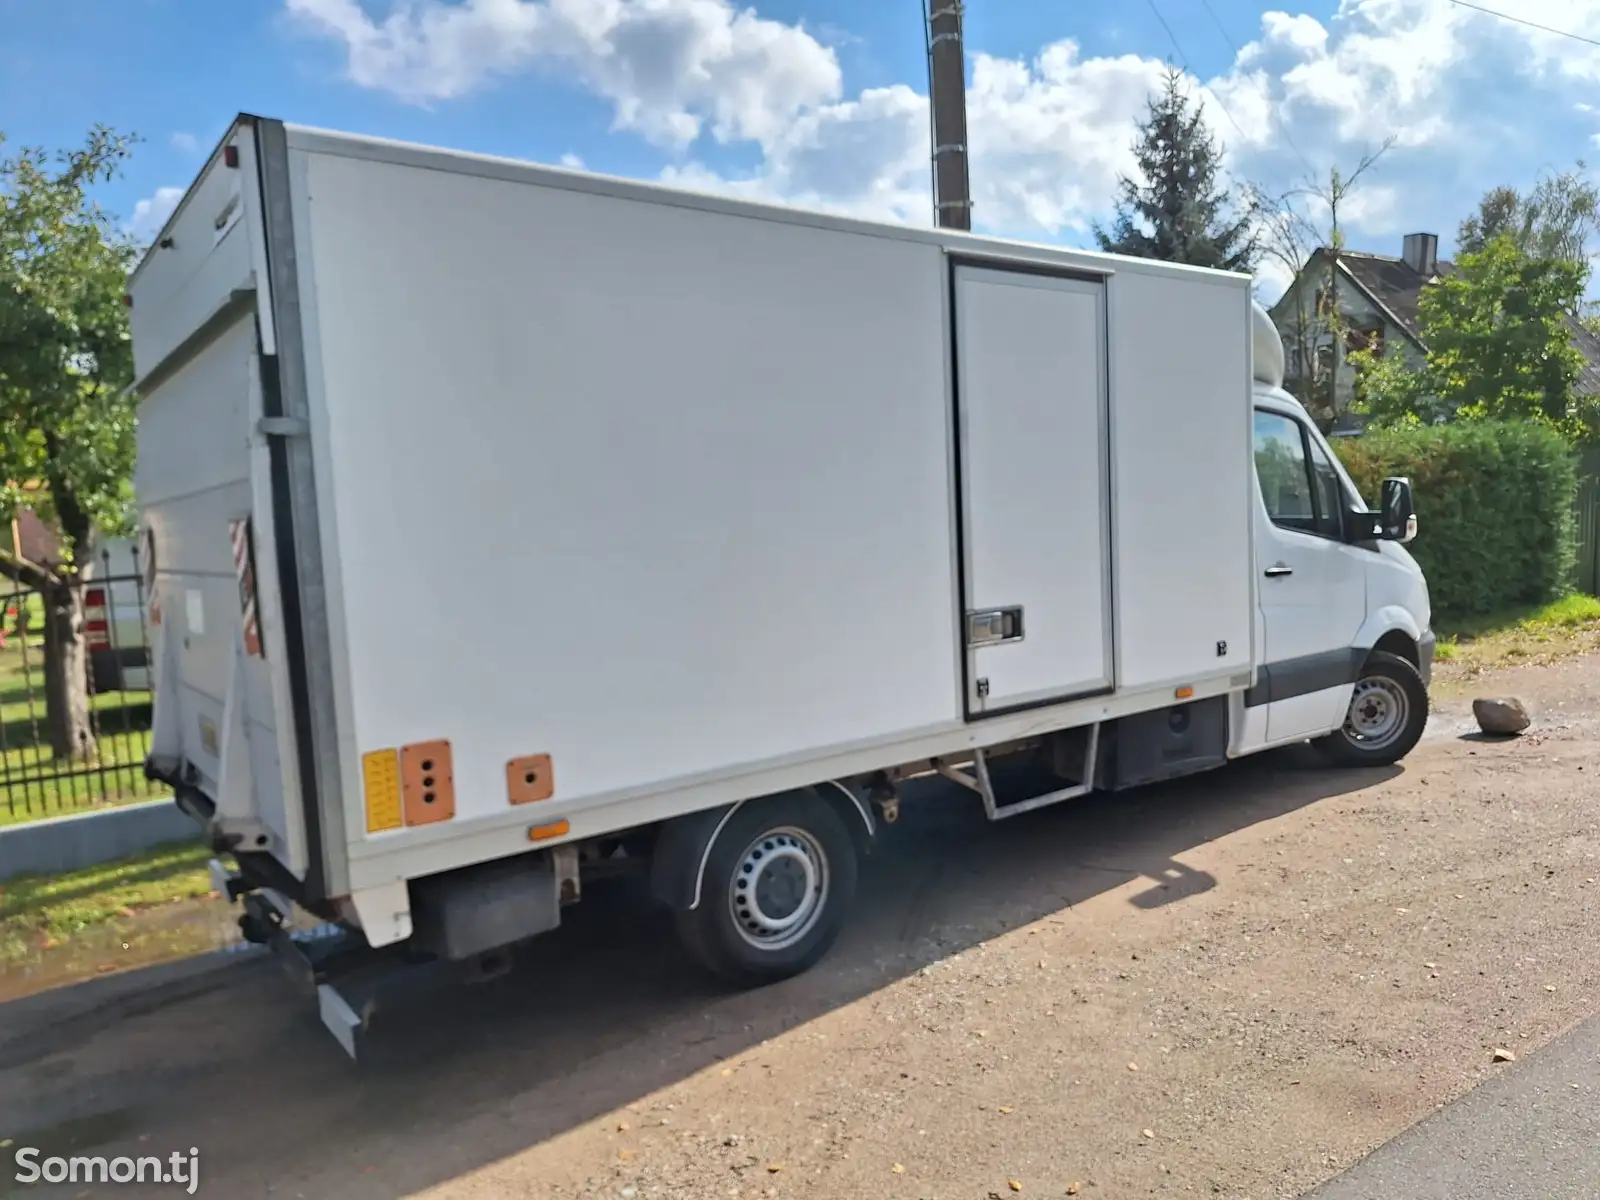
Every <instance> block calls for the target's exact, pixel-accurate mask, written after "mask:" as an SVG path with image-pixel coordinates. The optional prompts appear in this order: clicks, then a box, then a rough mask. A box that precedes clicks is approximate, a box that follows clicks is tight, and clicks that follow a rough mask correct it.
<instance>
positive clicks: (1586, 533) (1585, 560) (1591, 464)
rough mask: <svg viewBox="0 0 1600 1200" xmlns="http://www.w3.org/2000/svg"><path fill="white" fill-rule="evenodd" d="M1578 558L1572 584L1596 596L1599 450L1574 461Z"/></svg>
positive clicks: (1599, 582) (1599, 589) (1599, 585)
mask: <svg viewBox="0 0 1600 1200" xmlns="http://www.w3.org/2000/svg"><path fill="white" fill-rule="evenodd" d="M1577 518H1578V561H1577V564H1576V566H1575V567H1574V572H1573V586H1575V587H1576V588H1577V589H1578V590H1579V591H1580V592H1587V593H1588V594H1589V595H1591V596H1600V451H1595V450H1590V451H1589V452H1587V453H1586V454H1585V455H1584V456H1583V458H1582V459H1580V460H1579V463H1578V499H1577Z"/></svg>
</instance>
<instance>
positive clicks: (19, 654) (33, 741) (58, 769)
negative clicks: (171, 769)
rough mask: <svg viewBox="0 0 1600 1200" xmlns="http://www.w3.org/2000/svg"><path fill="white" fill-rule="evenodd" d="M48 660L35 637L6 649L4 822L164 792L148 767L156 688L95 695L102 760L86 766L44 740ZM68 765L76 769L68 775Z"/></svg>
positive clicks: (0, 655)
mask: <svg viewBox="0 0 1600 1200" xmlns="http://www.w3.org/2000/svg"><path fill="white" fill-rule="evenodd" d="M0 602H4V598H3V597H0ZM43 664H44V651H43V646H42V641H41V639H40V638H38V637H37V636H35V637H30V638H29V639H28V642H27V645H26V647H24V645H23V643H22V641H21V640H20V639H18V638H9V639H7V645H6V648H5V649H4V650H0V825H8V824H14V823H16V822H19V821H29V820H37V819H39V818H40V817H48V816H58V815H60V814H62V813H70V812H82V811H85V810H88V809H92V808H102V807H106V806H109V805H115V804H126V803H129V802H130V801H134V800H147V799H150V798H152V797H155V796H160V795H163V794H164V790H163V789H162V788H161V787H160V786H159V785H157V784H152V783H150V782H149V781H148V780H146V779H145V778H144V773H143V764H144V756H145V752H146V749H147V746H148V742H149V729H150V703H151V698H150V693H148V692H110V693H107V694H105V695H100V696H92V697H90V707H91V709H92V710H93V712H94V714H95V722H96V726H97V730H98V735H99V736H98V742H99V759H98V761H97V762H96V763H95V764H94V765H93V767H92V768H90V769H87V770H79V769H76V768H69V767H67V766H66V764H60V763H57V762H55V760H54V759H53V758H52V757H51V755H50V751H49V748H48V746H47V745H45V744H43V743H45V741H46V738H47V736H48V733H47V731H48V726H47V725H46V723H45V706H44V674H43ZM64 770H67V771H71V772H72V773H70V774H62V772H63V771H64Z"/></svg>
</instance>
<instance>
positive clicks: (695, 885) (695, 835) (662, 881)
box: [650, 779, 877, 912]
mask: <svg viewBox="0 0 1600 1200" xmlns="http://www.w3.org/2000/svg"><path fill="white" fill-rule="evenodd" d="M799 792H811V793H812V794H814V795H816V796H817V797H818V798H819V799H820V800H822V801H823V802H824V803H825V804H827V805H828V806H829V807H830V808H832V809H833V810H834V812H835V814H836V815H837V816H838V817H839V820H840V821H841V822H842V823H843V824H844V827H845V828H846V829H848V830H849V831H850V835H851V840H852V841H853V842H854V843H855V848H856V853H857V854H866V853H867V852H868V850H870V849H871V846H872V843H873V839H874V838H875V837H876V836H877V826H876V824H875V823H874V822H873V820H872V810H871V808H870V807H869V806H868V804H867V801H866V800H865V798H864V797H863V796H862V795H861V792H860V789H859V788H854V787H851V786H849V785H848V784H845V783H842V782H840V781H838V780H834V779H830V780H827V781H825V782H823V783H819V784H817V785H816V786H815V787H811V788H796V789H794V791H792V792H780V793H776V795H777V796H785V795H795V794H796V793H799ZM764 799H768V797H764V796H761V797H753V798H752V799H749V800H740V801H737V802H735V803H733V804H724V805H720V806H718V807H716V808H708V809H704V810H702V811H700V812H695V813H687V814H685V815H684V816H681V817H674V818H672V819H671V820H669V821H666V822H664V823H663V824H662V826H661V829H660V832H659V833H658V835H657V837H656V844H655V850H654V852H653V854H652V857H651V863H650V891H651V894H652V895H654V896H655V898H656V899H657V900H659V901H660V902H661V903H663V904H665V905H667V907H669V908H672V909H676V910H679V911H683V912H690V911H693V910H694V909H696V908H698V907H699V906H700V890H701V884H702V883H703V881H704V879H705V873H706V864H707V863H708V862H709V861H710V859H711V851H712V848H713V847H714V846H715V845H716V843H717V838H718V837H719V836H720V835H721V833H722V831H723V829H725V828H726V827H727V825H728V822H729V821H730V820H732V819H733V815H734V813H736V812H738V811H739V810H740V809H741V808H743V807H744V806H745V805H747V804H755V803H758V802H759V801H760V800H764Z"/></svg>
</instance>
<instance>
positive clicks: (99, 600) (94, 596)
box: [83, 588, 106, 608]
mask: <svg viewBox="0 0 1600 1200" xmlns="http://www.w3.org/2000/svg"><path fill="white" fill-rule="evenodd" d="M105 603H106V590H105V589H104V588H90V589H89V590H88V591H87V592H85V593H84V594H83V606H84V607H85V608H104V607H105Z"/></svg>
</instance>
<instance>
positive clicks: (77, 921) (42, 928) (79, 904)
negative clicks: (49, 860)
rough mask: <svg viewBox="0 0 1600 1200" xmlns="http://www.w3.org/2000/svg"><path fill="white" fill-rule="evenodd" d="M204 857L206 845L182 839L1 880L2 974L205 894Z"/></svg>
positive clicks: (207, 888)
mask: <svg viewBox="0 0 1600 1200" xmlns="http://www.w3.org/2000/svg"><path fill="white" fill-rule="evenodd" d="M209 858H210V852H209V851H208V850H207V849H206V848H205V847H204V846H201V845H199V844H188V843H185V844H178V845H171V846H162V847H158V848H156V849H154V850H150V851H147V852H146V853H144V854H141V855H138V856H136V857H134V858H128V859H123V860H122V861H120V862H113V863H104V864H102V865H100V866H97V867H86V868H85V869H83V870H81V871H72V872H69V873H67V874H65V875H56V876H32V875H29V876H19V877H18V878H15V879H8V880H6V881H5V882H3V883H0V975H3V974H5V973H6V972H7V971H8V970H11V969H13V968H20V967H21V966H22V965H24V964H26V963H29V962H34V961H36V960H38V959H39V957H40V956H41V955H43V954H48V953H49V952H51V951H55V950H58V949H60V948H62V947H64V946H66V945H67V944H68V943H69V942H71V941H72V940H73V939H75V938H78V939H82V938H86V937H92V936H93V935H97V934H100V933H106V932H115V931H116V930H117V929H119V928H128V929H132V928H134V927H135V926H136V925H137V923H138V922H139V921H140V920H141V919H143V920H145V921H148V920H149V919H150V918H151V917H152V916H153V915H156V914H159V913H160V911H161V910H163V909H166V908H168V907H169V906H172V905H176V904H180V903H181V902H183V901H187V900H195V899H197V898H199V897H203V896H208V895H210V893H211V879H210V876H209V875H208V874H207V872H206V862H207V860H208V859H209ZM91 969H95V968H91Z"/></svg>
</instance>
